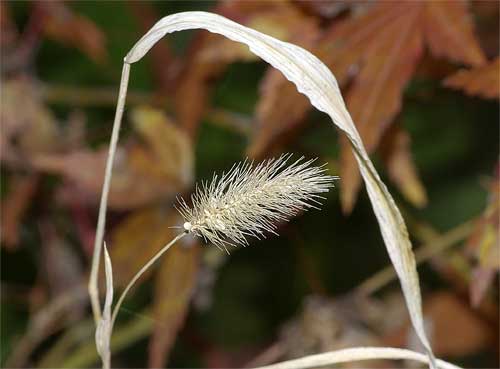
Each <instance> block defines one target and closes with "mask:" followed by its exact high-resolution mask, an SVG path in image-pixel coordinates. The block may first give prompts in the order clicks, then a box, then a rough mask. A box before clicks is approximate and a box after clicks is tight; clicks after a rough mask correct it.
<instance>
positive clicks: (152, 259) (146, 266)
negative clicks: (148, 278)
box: [111, 232, 187, 331]
mask: <svg viewBox="0 0 500 369" xmlns="http://www.w3.org/2000/svg"><path fill="white" fill-rule="evenodd" d="M186 234H187V233H186V232H183V233H180V234H178V235H177V236H176V237H175V238H174V239H173V240H172V241H170V242H169V243H168V244H166V245H165V246H163V248H162V249H161V250H160V251H158V252H157V253H156V255H155V256H153V257H152V258H151V259H149V261H148V262H147V263H146V264H144V266H143V267H142V268H141V270H139V271H138V272H137V274H136V275H135V276H134V278H132V279H131V281H130V282H129V283H128V285H127V287H125V290H124V291H123V292H122V294H121V296H120V298H119V299H118V302H117V303H116V305H115V308H114V309H113V314H112V316H111V331H113V325H114V324H115V320H116V316H117V315H118V311H119V310H120V306H121V305H122V302H123V300H124V299H125V296H126V295H127V293H128V291H129V290H130V289H131V288H132V287H133V285H134V284H135V282H137V280H138V279H139V278H140V277H141V276H142V275H143V274H144V272H145V271H146V270H148V269H149V267H150V266H151V265H153V264H154V262H155V261H156V260H158V259H159V258H160V257H161V256H162V255H163V254H164V253H165V252H166V251H167V250H168V249H169V248H170V247H171V246H172V245H173V244H174V243H176V242H177V241H179V240H180V239H181V238H182V237H184V236H185V235H186Z"/></svg>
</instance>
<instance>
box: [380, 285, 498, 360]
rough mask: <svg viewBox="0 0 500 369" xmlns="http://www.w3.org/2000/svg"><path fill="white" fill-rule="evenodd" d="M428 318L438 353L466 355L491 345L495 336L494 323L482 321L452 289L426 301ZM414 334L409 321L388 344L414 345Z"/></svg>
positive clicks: (432, 296) (390, 337) (395, 332)
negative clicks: (450, 291)
mask: <svg viewBox="0 0 500 369" xmlns="http://www.w3.org/2000/svg"><path fill="white" fill-rule="evenodd" d="M423 309H424V317H425V319H426V321H427V322H428V332H429V336H430V339H431V342H432V347H433V349H434V352H435V354H436V355H439V356H451V357H453V356H457V357H463V356H467V355H473V354H475V353H478V352H480V351H482V350H484V349H485V348H488V347H490V346H491V345H492V344H493V342H494V339H495V334H496V329H495V328H494V325H490V324H489V323H488V322H486V321H484V320H482V318H481V316H480V315H479V314H477V313H476V311H474V310H472V309H470V308H469V307H468V306H467V304H466V303H464V302H463V301H461V300H460V299H458V298H457V297H456V296H455V295H454V294H452V293H449V292H444V291H443V292H436V293H434V294H433V295H431V296H429V297H428V298H426V299H425V300H424V307H423ZM413 340H414V333H413V330H412V328H411V326H410V324H409V322H407V323H406V324H405V325H404V327H402V328H401V329H397V330H396V331H394V332H393V333H392V334H389V335H388V336H386V338H385V340H384V341H385V342H384V345H391V346H400V347H401V346H403V347H407V346H408V345H410V348H414V349H416V347H411V346H412V345H413V342H414V341H413Z"/></svg>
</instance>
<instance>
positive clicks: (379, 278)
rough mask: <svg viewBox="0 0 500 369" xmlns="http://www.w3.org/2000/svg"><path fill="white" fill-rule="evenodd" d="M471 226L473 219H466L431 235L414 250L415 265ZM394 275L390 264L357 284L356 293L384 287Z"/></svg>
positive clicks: (465, 232) (469, 230) (450, 243)
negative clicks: (457, 224) (456, 225)
mask: <svg viewBox="0 0 500 369" xmlns="http://www.w3.org/2000/svg"><path fill="white" fill-rule="evenodd" d="M473 226H474V223H473V221H467V222H465V223H463V224H461V225H459V226H458V227H456V228H454V229H452V230H451V231H448V232H446V233H444V234H442V235H439V236H436V237H433V239H432V240H428V242H427V243H426V244H425V245H423V246H421V247H419V248H418V249H417V250H416V251H415V260H416V262H417V265H418V264H420V263H422V262H424V261H426V260H428V259H429V258H431V257H433V256H434V255H436V254H438V253H439V252H441V251H443V250H446V249H447V248H448V247H451V246H453V245H455V244H456V243H457V242H460V241H462V240H463V239H464V238H466V237H467V236H468V235H469V234H470V233H471V232H472V230H473ZM395 277H396V273H395V272H394V268H393V267H392V265H391V266H388V267H386V268H384V269H382V270H380V271H379V272H377V273H375V274H374V275H372V276H371V277H369V278H368V279H367V280H365V281H364V282H363V283H362V284H361V285H359V286H358V287H357V288H356V293H357V294H360V295H362V296H369V295H371V294H373V293H374V292H376V291H378V290H379V289H380V288H382V287H384V286H385V285H386V284H387V283H389V282H390V281H391V280H393V279H394V278H395Z"/></svg>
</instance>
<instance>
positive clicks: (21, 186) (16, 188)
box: [0, 175, 38, 250]
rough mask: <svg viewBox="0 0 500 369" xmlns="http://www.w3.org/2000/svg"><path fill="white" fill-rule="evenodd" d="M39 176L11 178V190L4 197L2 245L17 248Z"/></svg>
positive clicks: (2, 206) (2, 207)
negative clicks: (23, 221)
mask: <svg viewBox="0 0 500 369" xmlns="http://www.w3.org/2000/svg"><path fill="white" fill-rule="evenodd" d="M37 185H38V176H36V175H28V176H12V177H10V178H9V185H8V187H9V189H10V190H9V192H8V193H7V194H6V195H5V198H3V199H2V205H1V209H2V217H1V229H2V232H0V234H1V237H2V246H3V247H5V248H7V249H11V250H12V249H15V248H16V247H17V246H18V242H19V226H20V224H21V221H22V218H23V215H24V214H25V212H26V210H27V209H28V208H29V206H30V205H31V200H32V198H33V196H34V194H35V192H36V188H37Z"/></svg>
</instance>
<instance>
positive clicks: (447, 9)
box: [424, 0, 486, 66]
mask: <svg viewBox="0 0 500 369" xmlns="http://www.w3.org/2000/svg"><path fill="white" fill-rule="evenodd" d="M424 4H425V14H424V34H425V39H426V43H427V45H428V46H429V49H430V50H431V53H432V54H433V55H434V56H436V57H445V58H447V59H449V60H452V61H454V62H459V63H463V64H466V65H471V66H478V65H481V64H483V63H484V62H485V61H486V59H485V56H484V53H483V51H482V50H481V48H480V46H479V42H478V40H477V38H476V36H475V34H474V27H473V23H472V17H471V15H470V14H469V12H468V10H467V6H468V2H465V1H463V0H459V1H426V2H425V3H424Z"/></svg>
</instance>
